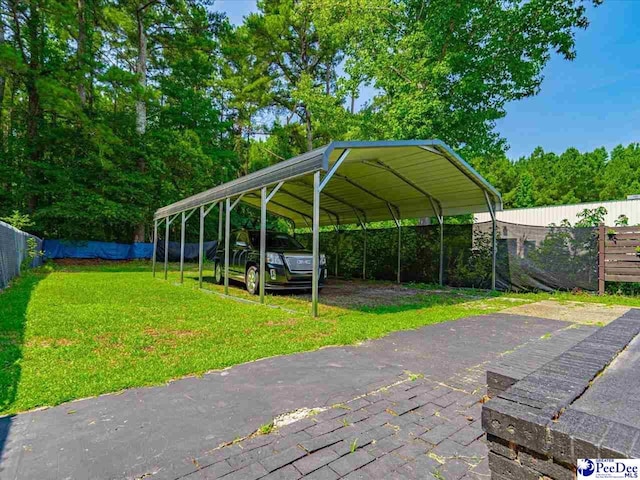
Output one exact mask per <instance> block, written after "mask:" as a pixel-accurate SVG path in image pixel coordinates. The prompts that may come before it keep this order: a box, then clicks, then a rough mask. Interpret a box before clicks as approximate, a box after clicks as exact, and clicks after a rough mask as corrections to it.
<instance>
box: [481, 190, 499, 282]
mask: <svg viewBox="0 0 640 480" xmlns="http://www.w3.org/2000/svg"><path fill="white" fill-rule="evenodd" d="M484 198H485V199H486V200H487V208H488V209H489V214H490V215H491V255H492V258H491V290H495V289H496V254H497V250H498V249H497V246H498V241H497V233H498V225H497V221H496V211H495V207H494V204H493V203H491V199H490V198H489V194H488V193H487V192H486V190H485V192H484Z"/></svg>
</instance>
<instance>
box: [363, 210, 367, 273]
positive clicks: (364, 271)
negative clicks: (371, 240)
mask: <svg viewBox="0 0 640 480" xmlns="http://www.w3.org/2000/svg"><path fill="white" fill-rule="evenodd" d="M362 234H363V235H364V246H363V250H364V252H363V255H362V279H363V280H366V279H367V226H366V225H365V224H364V223H363V224H362Z"/></svg>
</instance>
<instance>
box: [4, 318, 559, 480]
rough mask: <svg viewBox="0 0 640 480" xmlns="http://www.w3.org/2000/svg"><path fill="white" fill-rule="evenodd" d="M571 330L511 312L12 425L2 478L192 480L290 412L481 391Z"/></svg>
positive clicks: (15, 420)
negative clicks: (388, 392) (504, 362)
mask: <svg viewBox="0 0 640 480" xmlns="http://www.w3.org/2000/svg"><path fill="white" fill-rule="evenodd" d="M567 326H568V324H567V323H566V322H560V321H555V320H547V319H542V318H536V317H530V316H518V315H509V314H495V315H485V316H479V317H469V318H465V319H461V320H458V321H455V322H448V323H442V324H438V325H433V326H428V327H424V328H421V329H418V330H413V331H404V332H397V333H394V334H392V335H389V336H387V337H385V338H382V339H379V340H375V341H371V342H366V343H364V344H362V345H359V346H350V347H335V348H334V347H332V348H325V349H321V350H318V351H315V352H307V353H301V354H296V355H289V356H282V357H274V358H269V359H264V360H260V361H257V362H252V363H248V364H243V365H238V366H235V367H232V368H229V369H227V370H224V371H221V372H212V373H210V374H207V375H205V376H203V377H201V378H184V379H180V380H177V381H174V382H172V383H170V384H168V385H165V386H160V387H152V388H136V389H131V390H128V391H126V392H124V393H121V394H115V395H104V396H100V397H97V398H90V399H85V400H79V401H75V402H71V403H68V404H64V405H60V406H58V407H54V408H50V409H46V410H41V411H34V412H29V413H24V414H20V415H16V416H13V417H5V418H0V450H1V457H0V478H3V479H32V478H38V479H48V478H52V479H54V478H55V479H61V478H73V479H76V478H78V479H79V478H170V479H175V478H180V477H183V476H185V475H188V474H190V473H192V472H194V471H195V470H197V468H198V466H197V459H198V458H200V457H202V456H203V455H205V454H206V452H210V451H211V450H212V449H213V448H215V447H216V446H218V445H220V444H221V443H223V442H229V441H232V440H234V439H236V438H241V437H244V436H246V435H248V434H250V433H252V432H254V431H255V430H256V429H258V428H259V427H260V426H261V425H263V424H265V423H268V422H269V421H271V420H272V419H273V418H274V417H275V416H277V415H279V414H282V413H285V412H289V411H293V410H296V409H299V408H302V407H308V408H312V407H323V406H330V405H334V404H336V403H340V402H348V401H350V400H351V399H353V398H355V397H357V396H360V395H364V394H367V393H369V392H372V391H373V390H376V389H378V388H379V387H381V386H385V385H390V384H392V383H394V382H396V381H398V379H399V378H406V376H407V372H413V373H420V374H423V375H424V376H425V378H424V381H425V382H429V384H430V385H434V386H438V385H441V386H442V387H443V388H450V389H453V390H456V391H461V392H463V393H464V394H466V395H472V396H478V395H481V394H482V392H481V390H482V387H483V384H484V371H485V366H486V365H487V363H488V362H491V361H494V360H496V359H497V358H499V357H500V356H501V355H502V354H503V353H505V352H508V351H511V350H513V349H514V348H516V347H518V346H520V345H522V344H524V343H526V342H529V341H532V340H535V339H537V338H539V337H540V336H542V335H544V334H546V333H549V332H553V331H556V330H558V329H561V328H566V327H567Z"/></svg>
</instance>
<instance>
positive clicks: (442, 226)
mask: <svg viewBox="0 0 640 480" xmlns="http://www.w3.org/2000/svg"><path fill="white" fill-rule="evenodd" d="M438 222H439V223H440V271H439V273H438V280H439V282H440V286H441V287H442V286H443V285H444V217H443V216H442V215H438Z"/></svg>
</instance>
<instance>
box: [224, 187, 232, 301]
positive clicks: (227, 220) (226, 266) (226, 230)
mask: <svg viewBox="0 0 640 480" xmlns="http://www.w3.org/2000/svg"><path fill="white" fill-rule="evenodd" d="M226 204H227V214H226V216H225V219H224V220H225V222H224V294H225V295H229V237H230V236H231V199H230V198H227V201H226Z"/></svg>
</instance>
